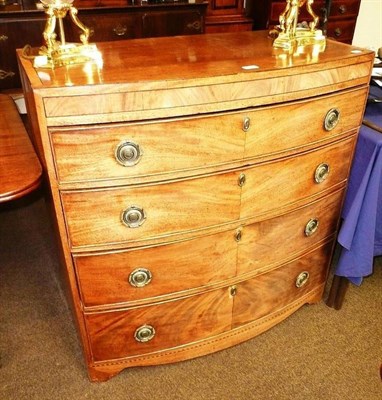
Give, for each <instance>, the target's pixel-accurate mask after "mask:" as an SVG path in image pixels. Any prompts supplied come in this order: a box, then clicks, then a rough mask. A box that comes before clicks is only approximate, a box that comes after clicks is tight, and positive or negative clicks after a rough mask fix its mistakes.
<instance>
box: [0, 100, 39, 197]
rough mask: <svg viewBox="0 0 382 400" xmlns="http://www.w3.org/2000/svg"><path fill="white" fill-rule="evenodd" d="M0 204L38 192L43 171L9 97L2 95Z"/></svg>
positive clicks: (0, 105) (0, 103) (0, 117)
mask: <svg viewBox="0 0 382 400" xmlns="http://www.w3.org/2000/svg"><path fill="white" fill-rule="evenodd" d="M0 109H1V116H0V203H3V202H6V201H10V200H15V199H18V198H20V197H22V196H25V195H26V194H28V193H30V192H31V191H33V190H34V189H36V188H37V187H38V186H39V185H40V183H41V174H42V169H41V165H40V162H39V159H38V158H37V155H36V153H35V151H34V149H33V146H32V143H31V141H30V139H29V136H28V133H27V131H26V130H25V127H24V124H23V122H22V120H21V118H20V115H19V112H18V110H17V107H16V105H15V103H14V101H13V99H12V98H11V97H10V96H7V95H5V94H0Z"/></svg>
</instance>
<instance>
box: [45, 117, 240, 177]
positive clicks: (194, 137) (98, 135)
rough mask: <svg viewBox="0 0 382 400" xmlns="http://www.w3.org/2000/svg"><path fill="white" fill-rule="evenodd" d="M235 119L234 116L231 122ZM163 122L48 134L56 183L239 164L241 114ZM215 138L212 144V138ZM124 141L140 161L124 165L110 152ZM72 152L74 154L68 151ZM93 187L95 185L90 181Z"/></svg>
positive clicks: (113, 151) (54, 131) (158, 174)
mask: <svg viewBox="0 0 382 400" xmlns="http://www.w3.org/2000/svg"><path fill="white" fill-rule="evenodd" d="M235 117H236V118H235ZM235 117H232V116H231V115H229V116H227V117H224V116H220V117H207V118H196V119H194V118H193V119H189V118H188V119H181V120H167V121H163V122H161V123H150V124H142V123H138V124H126V125H122V126H115V125H111V126H102V127H91V128H86V127H84V128H83V129H81V130H77V129H76V130H52V131H51V134H52V142H53V146H54V152H55V157H56V165H57V171H58V176H59V179H60V182H66V181H74V182H78V181H81V183H82V181H89V180H94V181H97V180H101V179H106V180H108V182H109V180H110V179H113V178H126V179H128V180H129V181H130V180H133V179H134V178H140V179H141V178H142V176H145V175H149V180H158V176H162V175H164V177H166V176H168V175H169V174H170V173H174V172H176V171H180V172H181V173H183V174H184V171H185V170H188V169H191V170H192V172H191V173H195V172H194V170H195V169H196V168H199V169H202V168H204V167H206V166H207V165H209V164H211V162H212V161H213V162H214V163H215V164H218V165H219V164H226V163H227V162H229V161H238V160H239V161H241V160H242V158H243V152H244V141H245V133H244V132H243V130H242V125H243V116H242V115H236V116H235ZM217 136H218V137H219V140H216V137H217ZM124 141H129V142H133V143H136V144H137V145H139V148H140V150H141V152H142V159H141V160H140V161H139V162H138V163H137V164H136V165H133V166H131V167H130V166H129V167H124V166H122V165H121V164H119V163H118V162H117V161H116V157H115V150H116V148H117V146H118V145H119V144H120V143H121V142H124ZM73 149H75V151H73ZM93 185H97V183H93Z"/></svg>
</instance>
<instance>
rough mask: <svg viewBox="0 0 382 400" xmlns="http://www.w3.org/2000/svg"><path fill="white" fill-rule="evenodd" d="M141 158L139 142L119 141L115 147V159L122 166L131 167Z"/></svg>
mask: <svg viewBox="0 0 382 400" xmlns="http://www.w3.org/2000/svg"><path fill="white" fill-rule="evenodd" d="M141 158H142V150H141V149H140V147H139V144H136V143H134V142H130V141H128V140H126V141H123V142H121V143H119V145H118V146H117V147H116V149H115V159H116V160H117V162H118V163H119V164H121V165H123V166H124V167H132V166H133V165H135V164H137V163H139V161H140V159H141Z"/></svg>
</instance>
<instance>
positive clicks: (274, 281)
mask: <svg viewBox="0 0 382 400" xmlns="http://www.w3.org/2000/svg"><path fill="white" fill-rule="evenodd" d="M332 246H333V242H329V243H328V244H326V245H325V246H323V247H321V248H318V249H317V250H315V251H313V252H311V253H308V254H306V255H304V256H303V257H301V258H299V259H297V260H295V261H293V262H291V263H288V264H287V265H284V266H282V267H281V268H278V269H276V270H273V271H271V272H268V273H266V274H263V275H260V276H257V277H255V278H253V279H250V280H248V281H245V282H241V283H239V284H238V285H237V294H236V296H235V298H234V299H235V300H234V308H233V323H232V326H233V328H237V327H239V326H241V325H244V324H247V323H249V322H251V321H253V320H256V319H258V318H261V317H264V316H266V315H269V314H271V313H272V312H275V311H277V310H279V309H281V308H283V307H285V306H287V305H288V304H291V303H292V302H294V301H296V300H298V299H299V298H300V297H302V296H304V295H305V294H307V293H308V292H310V291H312V290H314V289H317V288H318V287H320V286H322V290H323V289H324V284H325V281H326V276H327V269H328V263H329V257H330V254H331V251H332ZM304 272H307V273H308V274H309V277H308V280H307V281H306V283H305V284H304V285H303V286H301V287H297V286H296V283H297V279H298V277H299V275H300V274H301V273H304Z"/></svg>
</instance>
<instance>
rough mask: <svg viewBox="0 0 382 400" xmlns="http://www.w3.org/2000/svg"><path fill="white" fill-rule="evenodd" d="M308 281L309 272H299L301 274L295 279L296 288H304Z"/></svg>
mask: <svg viewBox="0 0 382 400" xmlns="http://www.w3.org/2000/svg"><path fill="white" fill-rule="evenodd" d="M308 279H309V272H308V271H304V272H301V274H299V275H298V277H297V279H296V287H298V288H300V287H302V286H304V285H305V284H306V283H307V282H308Z"/></svg>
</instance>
